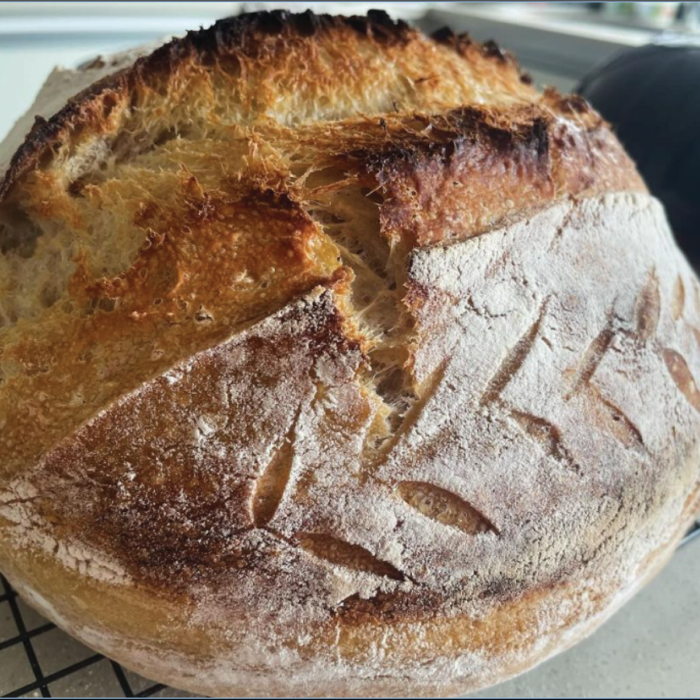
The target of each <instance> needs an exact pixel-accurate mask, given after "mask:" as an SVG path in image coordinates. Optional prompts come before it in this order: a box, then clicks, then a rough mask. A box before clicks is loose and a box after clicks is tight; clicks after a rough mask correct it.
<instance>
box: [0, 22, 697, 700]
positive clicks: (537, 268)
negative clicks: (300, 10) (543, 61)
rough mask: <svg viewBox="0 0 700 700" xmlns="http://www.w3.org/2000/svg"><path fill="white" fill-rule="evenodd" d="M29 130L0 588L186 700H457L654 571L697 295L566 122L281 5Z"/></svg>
mask: <svg viewBox="0 0 700 700" xmlns="http://www.w3.org/2000/svg"><path fill="white" fill-rule="evenodd" d="M134 61H135V62H134ZM79 90H83V91H82V92H79V94H77V95H75V93H76V92H77V91H79ZM71 95H75V96H74V97H71ZM69 97H71V99H68V98H69ZM66 100H67V102H66ZM37 113H38V114H40V115H41V117H39V118H37V120H36V122H35V124H34V126H33V128H32V129H31V131H30V133H29V134H28V135H27V136H26V138H25V139H24V141H23V142H22V143H17V139H18V137H24V135H25V132H26V127H27V124H26V122H20V124H19V125H18V126H17V127H16V129H15V130H14V131H13V132H12V134H11V135H10V137H9V139H8V141H7V142H6V144H5V145H4V146H3V148H2V149H0V166H3V168H4V167H5V166H6V167H7V173H6V175H5V177H4V180H3V181H2V183H1V184H0V197H1V201H0V250H1V255H0V454H1V455H2V458H1V459H0V569H1V570H2V572H3V573H4V574H5V575H6V576H7V577H8V578H9V580H10V581H11V582H12V584H13V585H14V586H15V587H16V588H17V589H18V590H19V591H20V593H21V594H22V596H23V597H24V598H25V599H26V600H27V601H28V602H29V603H30V604H32V605H34V606H35V607H36V608H37V609H38V610H40V611H41V612H42V613H43V614H44V615H46V616H47V617H48V618H50V619H51V620H53V621H54V622H56V623H57V624H58V625H59V626H61V627H62V628H63V629H65V630H67V631H68V632H70V633H71V634H73V635H75V636H76V637H78V638H79V639H81V640H82V641H83V642H85V643H86V644H88V645H90V646H92V647H93V648H95V649H97V650H99V651H100V652H103V653H105V654H107V655H108V656H110V657H112V658H114V659H116V660H118V661H120V662H121V663H123V664H125V665H126V666H127V667H129V668H131V669H134V670H135V671H138V672H139V673H141V674H143V675H145V676H148V677H150V678H153V679H156V680H158V681H162V682H164V683H167V684H170V685H173V686H175V687H177V688H182V689H187V690H190V691H194V692H198V693H205V694H211V695H221V696H229V695H233V696H240V695H263V696H264V695H280V696H290V697H293V696H297V695H310V696H325V695H328V696H368V695H382V696H387V695H400V696H410V695H418V696H427V695H435V694H438V695H444V694H457V693H464V692H466V691H469V690H472V689H476V688H479V687H483V686H485V685H488V684H491V683H496V682H498V681H500V680H503V679H505V678H507V677H509V676H511V675H513V674H516V673H519V672H521V671H524V670H526V669H527V668H529V667H531V666H532V665H534V664H536V663H538V662H540V661H542V660H543V659H545V658H547V657H548V656H550V655H552V654H554V653H556V652H558V651H561V650H562V649H564V648H566V647H568V646H569V645H570V644H572V643H574V642H576V641H577V640H579V639H580V638H581V637H582V636H584V635H585V634H587V633H588V632H590V631H591V630H592V629H594V628H595V627H596V626H597V625H598V624H600V622H602V621H603V620H604V619H605V618H606V617H608V616H609V615H610V614H611V613H612V612H613V611H614V610H615V609H616V608H617V607H618V606H619V605H620V604H621V603H622V602H624V600H626V599H627V598H628V597H629V596H630V595H631V594H632V593H634V591H635V590H637V589H638V588H639V587H640V586H641V585H642V584H643V583H644V582H645V581H646V580H647V579H648V578H649V577H650V576H651V575H652V574H654V573H655V572H656V571H657V570H658V569H659V568H660V567H661V566H662V565H663V563H664V562H665V560H666V558H667V557H668V556H669V555H670V553H671V552H672V550H673V548H674V546H675V544H676V542H677V541H678V538H679V537H680V535H681V533H682V532H683V530H684V528H685V526H686V525H687V524H688V522H689V520H690V518H691V516H692V513H693V510H694V508H696V507H697V502H698V495H699V488H698V478H699V473H698V463H699V458H700V455H699V454H698V447H699V441H698V430H699V428H700V394H699V393H698V390H697V387H696V384H695V380H694V377H698V376H700V288H699V287H698V281H697V280H696V278H695V276H694V274H693V272H692V271H691V269H690V268H689V267H688V265H687V263H686V262H685V261H684V259H683V257H682V255H681V254H680V253H679V251H678V249H677V248H676V246H675V244H674V241H673V238H672V236H671V234H670V232H669V229H668V226H667V223H666V219H665V216H664V213H663V210H662V208H661V207H660V205H659V204H658V203H657V202H656V200H654V199H653V198H652V197H651V196H650V195H649V194H648V193H647V191H646V189H645V187H644V184H643V183H642V181H641V179H640V178H639V176H638V175H637V173H636V171H635V168H634V166H633V164H632V163H631V161H630V160H629V158H628V157H627V156H626V155H625V153H624V151H623V150H622V149H621V147H620V145H619V143H618V142H617V140H616V139H615V137H614V136H613V135H612V133H611V132H610V130H609V128H608V127H607V125H606V124H605V123H603V122H602V120H601V119H600V118H599V116H598V115H597V114H595V112H593V111H592V110H591V109H590V108H589V107H588V105H587V104H586V103H585V102H584V101H583V100H582V99H580V98H577V97H575V96H567V97H562V96H561V95H559V94H557V93H556V92H554V91H547V92H545V93H544V95H541V94H540V93H538V92H537V91H536V90H535V89H534V88H533V87H531V85H530V81H529V79H528V77H527V76H525V75H523V74H521V73H520V71H519V68H518V66H517V63H516V62H515V60H514V59H513V58H512V56H510V55H509V54H507V53H504V52H502V51H501V50H500V49H499V48H498V47H497V46H495V44H493V43H488V44H485V45H483V46H482V45H479V44H477V43H474V42H471V41H470V40H469V38H468V37H466V36H461V37H457V36H454V35H453V34H451V33H450V32H448V31H441V32H438V34H437V35H435V36H434V37H433V38H427V37H424V36H422V35H421V34H419V33H418V32H416V31H415V30H413V29H410V28H409V27H408V26H406V25H405V24H403V23H400V22H399V23H394V22H392V21H391V20H389V19H388V17H387V16H386V15H384V14H382V13H376V12H375V13H370V14H369V15H368V17H367V18H364V17H354V18H347V19H342V18H334V17H327V16H320V17H319V16H314V15H313V14H311V13H305V14H301V15H290V14H288V13H283V12H275V13H262V14H251V15H241V16H240V17H237V18H234V19H229V20H224V21H222V22H218V23H217V24H216V25H214V27H212V28H211V29H207V30H203V31H199V32H194V33H190V34H188V35H187V36H186V37H185V38H182V39H178V40H175V41H173V42H171V43H169V44H166V45H165V46H163V47H161V48H159V49H157V50H155V51H154V52H153V53H151V54H150V55H145V56H142V57H141V58H138V59H137V60H135V58H134V56H126V57H120V58H118V59H116V60H114V61H108V60H107V61H106V60H103V59H98V60H96V61H94V62H92V63H90V64H88V65H87V66H85V67H83V68H82V69H80V70H79V71H77V72H69V71H56V72H54V74H52V76H51V78H50V80H49V82H48V83H47V85H46V86H45V88H44V89H43V90H42V93H41V94H40V96H39V98H38V100H37V103H36V105H35V106H34V108H33V109H32V116H34V115H36V114H37ZM13 153H14V155H12V154H13ZM10 156H11V159H10Z"/></svg>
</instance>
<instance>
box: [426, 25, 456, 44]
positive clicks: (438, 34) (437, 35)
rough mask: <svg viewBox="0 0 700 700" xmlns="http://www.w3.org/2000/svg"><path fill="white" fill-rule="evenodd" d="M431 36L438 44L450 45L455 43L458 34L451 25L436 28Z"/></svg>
mask: <svg viewBox="0 0 700 700" xmlns="http://www.w3.org/2000/svg"><path fill="white" fill-rule="evenodd" d="M430 36H431V38H432V39H433V41H436V42H437V43H438V44H448V45H451V44H453V43H454V41H455V39H456V38H457V36H456V34H455V33H454V32H453V31H452V30H451V29H450V28H449V27H440V29H436V30H435V31H434V32H433V33H432V34H431V35H430Z"/></svg>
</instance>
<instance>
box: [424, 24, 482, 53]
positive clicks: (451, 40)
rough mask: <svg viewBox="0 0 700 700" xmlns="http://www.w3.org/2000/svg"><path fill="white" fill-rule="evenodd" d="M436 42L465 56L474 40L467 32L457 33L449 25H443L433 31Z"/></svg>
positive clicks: (432, 37)
mask: <svg viewBox="0 0 700 700" xmlns="http://www.w3.org/2000/svg"><path fill="white" fill-rule="evenodd" d="M430 38H431V39H432V40H433V41H434V42H435V43H437V44H442V45H443V46H449V47H451V48H453V49H454V50H455V51H456V52H457V53H458V54H459V55H460V56H463V55H464V54H465V52H466V50H467V47H469V46H470V45H471V44H473V43H474V42H473V41H472V38H471V37H470V36H469V34H468V33H467V32H464V33H463V34H455V33H454V32H453V31H452V30H451V29H450V28H449V27H442V28H441V29H438V30H437V31H435V32H433V33H432V34H431V37H430Z"/></svg>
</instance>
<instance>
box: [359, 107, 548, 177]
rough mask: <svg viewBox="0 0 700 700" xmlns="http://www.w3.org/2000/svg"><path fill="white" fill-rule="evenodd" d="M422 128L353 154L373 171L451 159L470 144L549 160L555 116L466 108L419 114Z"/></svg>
mask: <svg viewBox="0 0 700 700" xmlns="http://www.w3.org/2000/svg"><path fill="white" fill-rule="evenodd" d="M413 120H414V121H415V122H419V123H420V125H421V128H415V129H413V130H410V129H408V128H405V129H404V130H403V132H402V133H394V134H392V136H393V138H392V139H387V140H386V141H385V142H384V143H382V144H380V145H379V146H378V148H377V149H375V150H373V151H371V152H370V151H368V150H360V151H355V152H353V153H351V154H350V158H354V159H357V160H360V161H362V162H364V163H365V164H366V165H367V167H368V169H369V170H370V171H372V172H379V171H381V170H384V169H386V168H387V167H391V166H392V165H396V164H405V165H410V164H413V165H419V164H420V163H421V162H423V161H424V159H425V158H426V157H429V158H431V159H432V158H436V157H437V158H439V159H440V160H442V161H443V162H449V161H450V160H452V159H453V158H454V157H455V156H457V155H458V154H459V153H461V152H462V151H463V150H464V146H465V145H466V144H476V143H482V144H490V145H492V146H493V147H494V148H495V149H497V151H498V153H500V154H505V153H508V152H512V151H513V150H514V149H520V150H522V149H525V150H530V151H532V152H533V153H535V154H536V155H537V156H538V158H541V159H546V157H547V154H548V151H549V126H550V121H551V119H550V118H549V117H547V116H546V115H545V114H544V113H542V114H533V113H532V112H531V111H530V110H525V111H523V112H522V113H520V114H512V115H509V117H508V119H507V120H505V119H497V118H495V117H494V115H493V114H492V113H490V112H488V111H486V110H482V109H479V108H476V107H462V108H459V109H455V110H451V111H450V112H447V113H446V114H438V115H431V116H427V115H415V116H414V117H413Z"/></svg>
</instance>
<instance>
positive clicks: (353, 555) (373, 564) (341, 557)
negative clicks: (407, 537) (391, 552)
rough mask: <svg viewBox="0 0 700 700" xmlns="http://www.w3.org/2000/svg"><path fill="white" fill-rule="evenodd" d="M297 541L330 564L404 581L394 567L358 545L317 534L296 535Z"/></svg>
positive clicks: (402, 575)
mask: <svg viewBox="0 0 700 700" xmlns="http://www.w3.org/2000/svg"><path fill="white" fill-rule="evenodd" d="M297 539H298V540H299V542H300V543H301V546H302V547H303V548H304V549H305V550H306V551H307V552H310V553H311V554H313V555H314V556H316V557H318V558H319V559H323V560H325V561H327V562H329V563H330V564H334V565H336V566H342V567H344V568H346V569H351V570H353V571H360V572H363V573H367V574H374V575H375V576H384V577H386V578H390V579H393V580H394V581H405V580H406V576H404V574H402V573H401V572H400V571H399V570H398V569H397V568H396V567H395V566H392V565H391V564H389V562H386V561H382V560H381V559H378V558H377V557H375V556H374V554H372V553H371V552H369V551H367V550H366V549H365V548H364V547H360V545H357V544H350V543H349V542H345V541H344V540H340V539H338V538H337V537H332V536H331V535H324V534H318V533H301V534H299V535H297Z"/></svg>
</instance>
